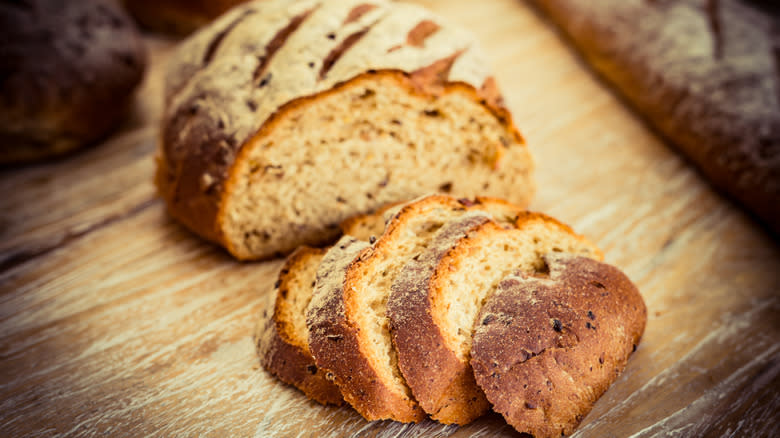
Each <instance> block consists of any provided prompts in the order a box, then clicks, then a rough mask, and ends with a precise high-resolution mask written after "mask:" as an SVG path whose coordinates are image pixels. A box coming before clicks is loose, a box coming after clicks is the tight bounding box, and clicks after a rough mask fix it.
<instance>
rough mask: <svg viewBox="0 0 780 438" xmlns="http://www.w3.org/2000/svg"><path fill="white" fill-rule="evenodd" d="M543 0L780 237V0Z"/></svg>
mask: <svg viewBox="0 0 780 438" xmlns="http://www.w3.org/2000/svg"><path fill="white" fill-rule="evenodd" d="M535 2H536V3H537V4H538V5H539V6H541V8H542V9H543V10H545V11H546V12H547V13H548V14H549V15H550V16H551V17H552V18H553V20H554V21H555V22H556V23H558V24H559V25H560V26H561V27H562V28H563V29H564V31H565V32H566V33H567V34H568V35H569V36H570V37H571V38H572V40H573V42H574V44H575V45H576V46H577V47H578V48H579V49H580V50H581V51H582V53H583V55H584V56H585V58H586V59H587V60H588V61H589V62H590V64H591V65H592V66H593V67H594V68H595V69H596V70H597V71H598V72H599V73H601V74H603V75H604V77H606V78H607V79H608V80H609V81H610V82H611V83H612V84H614V85H615V86H616V87H617V88H618V90H619V91H620V92H621V93H622V94H623V96H625V98H626V99H627V100H628V101H629V102H630V103H631V104H633V105H634V106H635V107H636V108H637V109H638V110H639V112H640V113H642V114H643V115H644V116H645V117H646V118H647V120H648V121H649V122H650V123H651V124H652V125H653V126H654V127H655V128H656V129H658V130H659V131H660V132H661V133H662V134H664V135H665V136H667V137H668V138H669V139H671V140H672V141H673V142H674V144H675V145H676V146H677V147H678V148H679V149H680V151H681V152H683V154H684V155H686V156H687V157H688V158H689V159H690V160H691V161H692V162H693V163H694V164H695V165H696V166H697V167H698V168H699V170H700V171H701V173H702V174H703V175H704V176H706V177H707V179H709V180H710V181H711V182H712V184H713V185H714V186H715V187H716V188H718V189H720V190H722V191H723V192H725V193H727V194H729V195H731V196H733V197H734V198H736V199H737V200H739V201H740V202H741V203H742V204H743V205H744V206H745V207H747V208H748V209H750V210H751V211H752V212H753V213H755V214H756V215H757V216H758V217H759V218H761V219H763V221H764V222H765V223H766V224H768V225H769V226H770V228H772V229H773V230H774V231H775V232H776V233H780V4H778V3H777V2H769V1H747V0H678V1H662V0H656V1H649V0H648V1H638V0H636V1H625V0H603V1H592V0H535Z"/></svg>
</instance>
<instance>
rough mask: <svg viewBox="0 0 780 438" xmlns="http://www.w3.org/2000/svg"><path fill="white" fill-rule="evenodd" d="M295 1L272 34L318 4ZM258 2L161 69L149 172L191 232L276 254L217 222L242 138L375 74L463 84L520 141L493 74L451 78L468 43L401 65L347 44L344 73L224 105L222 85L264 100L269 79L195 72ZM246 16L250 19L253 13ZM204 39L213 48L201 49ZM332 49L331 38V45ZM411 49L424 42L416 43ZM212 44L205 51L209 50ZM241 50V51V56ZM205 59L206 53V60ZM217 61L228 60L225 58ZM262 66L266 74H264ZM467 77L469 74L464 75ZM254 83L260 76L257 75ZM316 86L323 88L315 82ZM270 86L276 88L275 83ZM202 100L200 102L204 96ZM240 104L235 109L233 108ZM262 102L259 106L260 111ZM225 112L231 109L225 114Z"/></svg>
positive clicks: (417, 90) (428, 88)
mask: <svg viewBox="0 0 780 438" xmlns="http://www.w3.org/2000/svg"><path fill="white" fill-rule="evenodd" d="M270 3H274V2H269V4H270ZM275 3H278V2H275ZM295 4H296V7H299V8H300V9H301V12H300V13H298V15H295V16H293V17H288V19H289V20H290V22H289V23H290V24H288V25H287V27H284V28H281V29H280V30H279V31H278V32H277V34H276V35H277V36H283V37H285V38H287V37H289V35H290V34H291V33H294V32H295V31H296V29H298V31H300V29H303V28H304V27H305V26H306V25H307V21H306V20H307V18H309V17H310V16H311V15H313V14H316V12H317V10H318V9H317V8H319V7H320V6H311V8H309V9H304V7H305V6H306V2H296V3H295ZM355 4H356V6H355V8H357V7H358V6H360V4H359V3H355ZM377 5H380V6H381V7H382V8H384V9H386V10H387V11H391V10H393V8H396V7H400V6H396V5H394V4H389V3H386V2H377ZM405 7H408V5H406V6H405ZM258 8H259V6H257V5H252V4H247V5H242V6H239V7H236V8H234V9H233V10H231V11H230V12H229V13H227V14H225V16H223V17H221V18H220V19H219V20H217V22H215V23H214V25H212V26H209V27H207V28H204V29H202V30H201V31H199V32H198V33H196V34H195V35H194V36H193V37H192V38H191V39H190V40H189V41H187V42H185V43H184V44H183V47H182V48H181V49H180V50H179V51H178V52H177V53H176V54H174V57H173V60H172V63H171V65H172V67H171V68H170V69H169V74H168V77H167V84H166V113H165V115H164V117H163V121H162V129H161V133H162V135H161V144H160V155H159V157H158V167H157V173H156V183H157V186H158V188H159V192H160V194H161V195H162V196H163V198H165V200H166V201H167V205H168V210H169V212H170V213H171V215H172V216H173V217H175V218H176V219H177V220H179V221H180V222H182V223H183V224H184V225H185V226H187V227H188V228H189V229H191V230H192V231H194V232H195V233H197V234H199V235H201V236H202V237H204V238H206V239H208V240H210V241H213V242H216V243H219V244H221V245H223V246H225V247H226V248H227V249H228V251H229V252H231V253H232V254H233V255H234V256H236V257H238V258H241V259H262V258H268V257H271V256H274V255H275V254H274V252H273V251H268V252H267V253H264V254H241V252H240V251H239V250H238V249H237V248H235V247H233V245H232V242H230V241H229V239H227V238H226V237H225V234H224V231H223V230H224V229H225V226H226V223H227V215H228V213H227V205H226V202H225V200H226V199H230V196H231V193H233V190H234V189H235V186H236V184H237V182H236V181H237V179H238V178H239V177H240V175H239V172H238V171H237V169H239V168H240V167H241V166H240V165H239V164H240V163H242V162H245V160H246V159H247V157H248V155H249V153H250V150H251V149H252V148H248V147H245V145H247V144H255V143H257V142H259V141H260V139H262V138H264V137H265V136H267V135H268V134H269V133H270V132H272V130H273V129H274V127H275V126H276V125H277V124H278V123H279V122H280V121H281V120H284V119H285V118H287V117H288V116H289V114H290V113H291V112H292V111H295V110H298V109H300V108H302V107H305V106H307V105H310V104H314V103H316V102H317V101H318V100H320V99H322V98H324V97H326V96H330V95H332V94H334V93H340V92H344V91H345V90H347V89H352V88H353V87H361V86H364V85H366V84H370V83H372V82H373V81H377V80H391V81H394V82H395V83H397V84H398V86H399V87H400V88H401V89H404V90H406V92H407V93H409V94H411V95H416V96H422V97H423V98H426V99H431V100H433V99H435V98H437V97H440V96H444V95H447V94H450V93H463V94H464V95H466V96H469V98H470V99H471V100H473V101H474V102H476V103H477V104H479V105H481V106H483V107H484V108H486V109H487V110H488V111H489V112H490V113H491V114H493V115H494V116H495V117H496V119H497V120H498V121H499V122H500V124H501V125H503V126H504V127H505V128H506V132H507V136H508V138H511V141H512V142H514V143H515V144H517V145H519V147H522V148H525V145H524V144H525V143H524V140H523V138H522V136H521V135H520V133H519V131H518V130H517V128H516V126H515V124H514V122H513V121H512V117H511V114H510V113H509V111H508V110H507V108H506V106H505V105H504V102H503V99H502V97H501V95H500V94H499V92H498V89H497V87H496V86H495V81H494V80H493V79H492V77H489V76H488V77H486V78H484V79H481V77H480V79H479V80H480V81H481V82H480V83H472V82H467V80H466V79H463V78H465V77H466V76H463V75H461V76H463V78H462V77H456V78H452V76H453V74H452V73H451V69H453V68H454V67H453V63H457V62H459V60H460V59H468V60H471V59H472V58H473V57H474V56H476V55H474V54H473V53H472V52H473V50H472V49H469V50H468V51H466V52H463V51H461V52H456V53H455V54H454V55H452V56H450V57H447V58H443V59H438V60H437V59H435V58H434V59H432V60H431V63H430V64H428V65H417V64H410V66H411V67H410V68H409V69H408V70H404V69H403V68H386V67H384V66H382V65H380V60H381V58H377V59H370V58H366V59H364V57H355V59H354V60H353V59H351V58H349V56H348V54H344V55H341V54H340V56H341V58H340V60H339V61H340V62H341V63H347V64H348V65H351V64H349V63H366V62H367V64H358V65H354V66H352V67H354V68H352V69H351V70H350V71H351V72H353V73H350V74H348V75H346V76H343V77H340V76H338V74H336V73H337V72H335V71H334V70H331V71H330V72H329V73H328V74H327V75H326V77H325V79H324V80H323V81H322V82H320V83H318V84H317V85H316V86H315V88H312V89H301V90H289V92H287V94H289V95H291V96H292V97H291V98H290V99H288V100H286V101H284V102H280V103H279V104H278V106H275V107H274V108H273V109H272V110H269V111H270V112H267V111H266V110H267V108H265V109H263V108H261V109H258V111H259V112H262V114H263V115H262V116H256V117H253V113H252V112H250V111H248V110H247V109H246V107H245V105H244V104H243V102H242V103H241V105H240V109H239V107H238V106H235V107H230V105H236V104H234V103H227V102H228V101H227V98H224V95H226V94H230V95H231V96H232V97H231V99H238V96H241V97H245V98H246V100H247V101H263V100H264V99H263V94H262V93H264V91H263V90H264V89H267V88H270V87H273V79H271V82H270V83H269V85H267V86H264V87H260V86H258V84H255V83H248V84H247V85H238V83H235V82H228V81H223V82H218V81H216V80H215V81H211V82H210V81H208V80H205V79H200V77H201V76H202V74H200V73H199V72H202V71H204V69H209V68H210V67H209V66H210V65H212V64H215V65H216V64H219V63H220V62H221V60H220V53H221V52H220V50H219V49H218V48H214V47H215V46H219V43H220V41H223V40H227V39H231V38H238V37H236V35H244V36H243V37H241V38H246V39H247V40H251V38H250V37H251V36H252V30H251V29H248V28H250V27H251V26H249V25H248V24H246V23H247V22H249V21H251V20H255V19H256V18H255V17H257V16H259V15H260V14H262V13H265V12H266V11H265V9H263V11H260V10H259V9H258ZM370 13H374V12H373V11H372V12H368V14H370ZM414 17H415V18H412V16H410V19H418V18H419V19H423V18H426V16H421V17H416V16H414ZM252 23H255V22H254V21H252ZM250 24H251V23H250ZM358 24H359V23H357V22H356V21H354V20H353V21H351V22H347V21H346V20H345V22H344V24H343V25H342V26H357V25H358ZM274 25H276V24H274ZM291 26H292V27H291ZM285 38H274V39H272V40H271V41H269V42H268V43H267V46H266V47H265V49H264V53H265V54H266V55H268V56H265V55H263V56H261V59H262V63H261V65H260V66H258V68H259V69H260V71H261V72H262V71H263V69H264V68H265V67H264V66H266V65H268V63H269V62H270V61H269V56H273V54H275V53H276V52H277V51H278V50H280V47H282V46H283V45H284V44H285V41H286V40H285ZM210 48H211V50H209V49H210ZM337 49H338V48H334V50H337ZM258 50H259V49H258ZM342 50H345V51H348V50H350V48H349V47H345V48H343V49H342ZM352 50H354V49H352ZM410 50H411V49H410ZM414 50H424V49H423V48H414ZM210 53H213V55H212V56H211V57H210V56H207V55H208V54H210ZM258 54H260V53H258ZM249 55H250V54H249V53H248V54H247V56H249ZM260 55H262V54H260ZM206 59H208V62H205V60H206ZM231 59H233V60H234V59H237V58H231ZM415 59H416V58H415ZM224 62H226V63H228V62H235V61H231V60H226V61H224ZM319 62H320V60H319V59H316V60H314V64H316V63H319ZM465 62H466V61H464V63H465ZM373 63H376V65H374V64H373ZM471 63H473V61H469V65H472V64H471ZM223 66H224V65H223ZM480 68H481V67H480ZM474 69H477V67H474ZM347 70H349V69H347ZM461 70H463V69H461ZM345 74H346V73H345ZM261 76H262V77H263V78H265V76H263V74H261ZM477 76H478V75H477ZM475 77H476V76H475ZM263 80H265V79H263ZM468 80H469V81H473V80H476V79H473V78H470V79H468ZM260 83H263V82H262V81H260ZM228 84H229V87H231V89H230V90H228V89H227V87H228ZM322 84H324V85H322ZM323 86H324V87H325V88H322V87H323ZM274 92H275V93H278V91H274ZM206 101H207V102H208V105H204V102H206ZM220 105H221V106H220ZM239 111H240V112H241V113H242V114H240V115H239V114H236V112H239ZM263 111H265V112H263ZM266 112H267V116H265V114H266ZM226 114H228V115H229V116H227V117H226ZM499 152H501V151H499ZM500 155H501V153H499V154H498V155H497V157H496V158H497V159H498V158H499V156H500ZM529 160H530V158H529ZM498 165H499V163H498V162H496V166H498ZM529 165H530V163H529ZM523 190H525V191H527V193H526V195H525V197H526V199H525V202H527V200H528V199H527V198H530V196H531V194H532V192H533V188H532V187H524V188H523ZM519 198H520V196H518V201H521V199H519ZM329 237H334V236H324V237H323V242H318V243H324V241H325V240H327V238H329ZM310 243H316V242H310Z"/></svg>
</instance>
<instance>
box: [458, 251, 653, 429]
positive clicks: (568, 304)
mask: <svg viewBox="0 0 780 438" xmlns="http://www.w3.org/2000/svg"><path fill="white" fill-rule="evenodd" d="M543 261H544V265H543V266H542V267H543V269H542V270H539V269H538V267H537V269H535V270H533V271H528V270H519V271H517V272H516V273H515V274H513V275H510V276H507V277H506V278H504V279H503V280H502V281H501V282H500V283H499V285H498V287H497V289H496V291H495V292H494V293H493V294H492V295H491V296H490V297H488V299H487V302H486V303H485V305H484V306H483V307H482V310H481V311H480V312H479V317H478V319H477V324H476V330H475V332H474V339H473V341H472V344H471V365H472V366H473V367H474V374H475V376H476V380H477V384H479V386H480V387H481V388H482V389H483V390H484V391H485V394H487V398H488V400H490V403H492V405H493V409H494V410H495V411H496V412H499V413H501V414H502V415H503V416H504V418H505V419H506V421H507V422H508V423H509V424H511V425H512V426H513V427H514V428H515V429H517V431H519V432H525V433H529V434H531V435H533V436H535V437H537V438H541V437H554V436H555V437H557V436H561V435H568V434H570V433H572V432H573V431H574V428H575V427H576V426H577V424H578V423H579V422H580V420H582V418H583V417H585V415H586V414H587V413H588V412H589V411H590V409H591V407H592V406H593V404H594V403H595V402H596V400H597V399H598V398H599V397H601V395H602V394H603V393H604V391H606V390H607V388H608V387H609V385H610V383H612V382H613V381H614V380H615V379H616V378H617V376H618V374H620V372H621V371H623V369H624V368H625V366H626V361H627V360H628V356H629V355H630V354H631V352H632V351H633V350H635V349H636V346H637V344H638V343H639V338H640V337H641V336H642V332H643V331H644V329H645V321H646V319H647V310H646V308H645V304H644V301H642V296H641V295H640V294H639V292H638V291H637V289H636V287H635V286H634V284H633V283H631V281H630V280H629V279H628V278H627V277H626V276H625V275H624V274H623V273H622V272H620V271H619V270H618V269H616V268H615V267H612V266H609V265H607V264H604V263H600V262H598V261H596V260H593V259H591V258H588V257H580V256H576V255H572V254H563V253H558V252H551V253H546V254H544V255H543Z"/></svg>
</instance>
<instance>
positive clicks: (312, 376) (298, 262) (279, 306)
mask: <svg viewBox="0 0 780 438" xmlns="http://www.w3.org/2000/svg"><path fill="white" fill-rule="evenodd" d="M324 252H325V250H324V249H318V248H308V247H301V248H299V249H298V250H297V251H295V252H294V253H292V254H290V256H289V257H288V258H287V261H286V262H285V264H284V266H282V268H281V270H280V271H279V279H278V280H277V284H276V288H275V289H276V292H275V296H276V299H275V300H274V302H275V304H274V307H273V311H269V310H268V309H266V310H264V313H263V315H262V316H261V320H260V322H259V325H258V328H259V332H258V335H257V338H256V342H257V354H258V356H259V357H260V363H261V365H263V367H265V369H266V370H268V372H270V373H271V374H273V375H275V376H277V377H278V378H279V380H281V381H283V382H285V383H287V384H290V385H293V386H295V387H296V388H298V389H300V390H301V391H303V393H304V394H306V395H307V396H308V397H310V398H311V399H313V400H315V401H317V402H319V403H322V404H333V405H338V406H340V405H342V404H343V403H344V400H343V398H342V397H341V392H340V391H339V389H338V387H337V386H336V385H335V384H334V383H333V382H331V381H329V380H328V379H327V378H326V375H325V374H326V373H325V371H324V370H322V369H319V368H318V367H317V365H316V363H315V361H314V358H312V356H311V352H310V351H309V347H308V344H307V340H306V339H298V338H297V336H296V335H295V330H294V327H293V325H292V322H291V321H287V320H286V319H285V318H284V317H283V316H282V315H284V314H286V313H287V312H285V311H284V307H285V306H288V305H289V303H287V301H286V299H285V298H286V296H287V290H288V288H289V287H290V286H291V285H290V284H289V283H290V277H291V275H293V273H294V272H295V271H296V270H299V269H301V266H302V265H304V264H306V263H308V259H309V258H310V257H312V256H318V255H321V254H323V253H324ZM300 317H301V318H303V317H304V315H300Z"/></svg>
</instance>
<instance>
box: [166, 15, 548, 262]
mask: <svg viewBox="0 0 780 438" xmlns="http://www.w3.org/2000/svg"><path fill="white" fill-rule="evenodd" d="M171 61H172V62H171V64H170V68H169V70H168V74H167V77H166V91H165V102H166V105H165V114H164V117H163V125H162V136H161V153H160V156H159V163H158V164H159V165H158V171H157V184H158V187H159V189H160V193H161V194H162V196H163V197H164V198H165V200H166V201H167V204H168V208H169V211H170V213H171V214H172V215H173V216H174V217H175V218H177V219H178V220H179V221H181V222H182V223H183V224H184V225H186V226H187V227H189V228H190V229H192V230H193V231H195V232H196V233H198V234H200V235H201V236H203V237H205V238H207V239H209V240H212V241H214V242H218V243H220V244H222V245H223V246H225V247H226V248H227V250H228V251H229V252H230V253H231V254H233V255H234V256H236V257H237V258H239V259H242V260H246V259H260V258H265V257H270V256H273V255H275V254H277V253H286V252H289V251H291V250H292V249H294V248H295V247H297V246H298V245H301V244H304V243H308V244H321V243H324V242H326V241H329V240H332V239H334V238H335V237H337V235H338V224H339V223H340V222H341V221H342V220H343V219H345V218H347V217H349V216H352V215H354V214H356V213H361V212H367V211H372V210H375V209H376V208H378V207H380V206H381V205H384V204H386V203H388V202H394V201H401V200H406V199H409V198H412V197H414V196H419V195H422V194H426V193H430V192H434V191H441V192H449V193H453V194H457V195H459V196H474V195H476V194H478V193H480V194H482V193H484V194H487V195H494V196H501V197H505V198H508V199H509V200H510V201H512V202H514V203H516V204H518V205H526V204H527V202H528V200H529V198H530V197H531V195H532V192H533V188H532V182H531V168H532V162H531V158H530V155H529V153H528V150H527V148H526V146H525V145H524V142H523V139H522V137H521V136H520V134H519V132H518V131H517V129H516V128H515V126H514V124H513V122H512V119H511V116H510V114H509V112H508V111H507V109H506V108H505V107H504V106H503V103H502V100H501V96H500V94H499V93H498V91H497V88H496V85H495V81H494V80H493V78H492V77H491V76H490V75H489V73H488V71H487V70H486V67H485V66H486V65H487V63H486V62H485V61H484V59H483V58H482V55H481V53H480V51H479V48H478V45H477V43H476V42H475V41H474V39H473V38H472V36H471V35H470V34H468V33H467V32H464V31H462V30H460V29H458V28H457V27H454V26H450V25H448V24H446V23H445V22H444V21H443V20H441V19H440V18H438V17H436V16H434V15H432V14H430V13H429V12H427V11H426V10H424V9H422V8H420V7H417V6H413V5H408V4H402V3H391V2H387V1H385V0H376V1H370V2H365V1H363V0H344V1H339V2H316V1H313V0H299V1H293V2H291V1H289V0H266V1H262V2H256V3H249V4H246V5H241V6H238V7H236V8H234V9H232V10H231V11H229V12H228V13H226V14H225V15H223V16H222V17H220V18H219V19H218V20H216V21H215V22H214V23H213V24H212V25H210V26H208V27H207V28H204V29H202V30H201V31H199V32H197V33H196V34H194V35H193V36H192V37H191V38H189V39H188V40H187V41H185V42H184V43H183V44H182V45H181V47H180V48H179V50H177V51H176V53H174V54H173V55H172V60H171Z"/></svg>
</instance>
